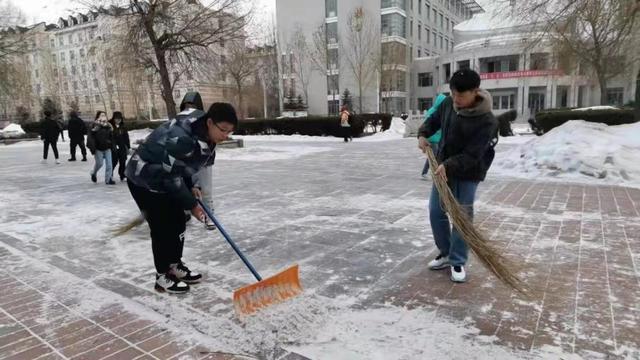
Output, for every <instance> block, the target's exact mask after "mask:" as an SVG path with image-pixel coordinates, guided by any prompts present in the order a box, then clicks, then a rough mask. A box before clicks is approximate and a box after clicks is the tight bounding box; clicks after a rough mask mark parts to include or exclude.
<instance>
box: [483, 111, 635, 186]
mask: <svg viewBox="0 0 640 360" xmlns="http://www.w3.org/2000/svg"><path fill="white" fill-rule="evenodd" d="M638 159H640V123H636V124H628V125H618V126H607V125H605V124H599V123H590V122H585V121H583V120H574V121H569V122H567V123H565V124H563V125H562V126H559V127H557V128H555V129H553V130H551V131H549V132H548V133H546V134H545V135H543V136H540V137H535V138H532V139H531V140H530V141H527V142H526V143H524V144H522V145H520V146H518V147H517V148H512V149H508V150H507V151H504V152H499V153H498V154H497V155H496V159H495V161H494V165H493V166H492V167H491V170H490V172H491V173H493V174H496V173H497V174H502V175H508V176H521V177H526V178H538V177H539V176H547V177H556V178H563V179H567V178H569V179H574V180H581V181H589V182H591V181H594V180H595V181H597V182H607V183H620V182H623V183H625V184H626V185H634V186H639V185H640V162H639V161H638Z"/></svg>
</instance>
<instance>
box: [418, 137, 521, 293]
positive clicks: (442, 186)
mask: <svg viewBox="0 0 640 360" xmlns="http://www.w3.org/2000/svg"><path fill="white" fill-rule="evenodd" d="M426 154H427V158H428V159H429V168H430V173H431V177H432V178H433V183H434V185H435V186H436V189H437V190H438V193H439V194H440V202H441V205H442V208H443V209H444V211H445V212H446V213H447V214H448V215H449V218H450V219H451V222H452V223H453V226H454V227H455V228H456V230H458V232H459V233H460V235H461V236H462V238H463V239H464V241H465V242H466V243H467V245H469V247H470V248H471V250H472V251H473V252H474V253H475V254H476V255H477V256H478V258H479V259H480V261H481V262H482V264H484V265H485V266H486V267H487V268H488V269H489V270H490V271H491V272H492V273H493V274H494V275H495V276H496V277H497V278H498V279H500V281H502V282H503V283H505V284H506V285H508V286H509V287H511V288H512V289H514V290H516V291H518V292H519V293H521V294H523V295H527V294H528V291H529V289H528V288H527V286H526V285H525V284H524V283H523V281H522V279H520V278H519V277H518V276H517V275H516V274H515V273H514V272H512V271H511V270H509V269H514V267H513V266H512V265H511V262H510V261H509V260H507V259H506V258H505V257H504V256H502V254H500V252H499V251H498V250H496V248H495V247H493V246H492V245H491V244H490V243H489V241H488V238H487V237H486V236H485V235H484V234H483V233H482V232H480V231H479V230H478V229H476V227H475V226H474V225H473V221H472V220H471V218H470V217H469V215H468V213H467V212H466V211H464V210H463V209H462V206H460V204H459V203H458V201H456V199H455V197H454V196H453V194H452V193H451V189H450V188H449V185H448V184H447V182H446V181H445V180H444V179H443V178H442V177H441V176H436V174H435V170H436V168H437V167H438V161H437V160H436V157H435V155H434V154H433V151H432V150H431V148H430V147H429V148H427V151H426Z"/></svg>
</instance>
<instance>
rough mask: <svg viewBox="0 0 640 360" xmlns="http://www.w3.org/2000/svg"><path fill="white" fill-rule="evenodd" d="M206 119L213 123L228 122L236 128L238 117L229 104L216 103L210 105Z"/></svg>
mask: <svg viewBox="0 0 640 360" xmlns="http://www.w3.org/2000/svg"><path fill="white" fill-rule="evenodd" d="M207 119H211V120H212V121H213V122H214V123H221V122H228V123H231V124H233V126H234V127H238V117H237V115H236V109H234V108H233V106H232V105H231V104H229V103H222V102H217V103H213V104H211V106H210V107H209V111H207Z"/></svg>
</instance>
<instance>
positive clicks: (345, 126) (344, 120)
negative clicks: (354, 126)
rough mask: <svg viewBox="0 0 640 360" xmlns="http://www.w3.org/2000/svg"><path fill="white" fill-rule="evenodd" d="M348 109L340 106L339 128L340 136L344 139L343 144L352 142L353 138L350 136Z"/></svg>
mask: <svg viewBox="0 0 640 360" xmlns="http://www.w3.org/2000/svg"><path fill="white" fill-rule="evenodd" d="M349 115H351V114H349V109H348V108H347V106H346V105H342V108H340V127H341V128H342V134H343V137H344V142H348V141H349V140H351V141H353V137H352V136H351V124H349Z"/></svg>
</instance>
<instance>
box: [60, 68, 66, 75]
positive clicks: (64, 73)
mask: <svg viewBox="0 0 640 360" xmlns="http://www.w3.org/2000/svg"><path fill="white" fill-rule="evenodd" d="M61 69H62V75H64V76H67V68H66V67H64V66H63V67H62V68H61Z"/></svg>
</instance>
